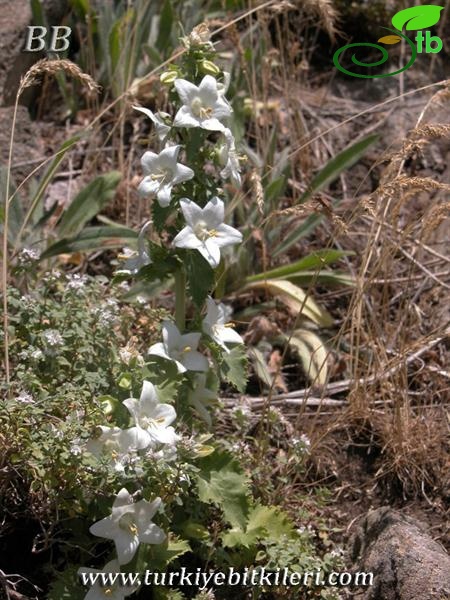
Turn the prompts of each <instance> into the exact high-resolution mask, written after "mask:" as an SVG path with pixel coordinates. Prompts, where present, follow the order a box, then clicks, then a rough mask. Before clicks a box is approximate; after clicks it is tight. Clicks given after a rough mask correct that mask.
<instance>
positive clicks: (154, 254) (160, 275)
mask: <svg viewBox="0 0 450 600" xmlns="http://www.w3.org/2000/svg"><path fill="white" fill-rule="evenodd" d="M149 249H150V256H151V259H152V262H151V263H150V264H149V265H145V266H144V267H142V268H141V269H140V270H139V272H138V274H137V278H138V279H144V280H145V281H148V282H152V281H156V280H159V281H164V280H165V279H167V278H168V277H171V276H172V275H173V273H174V271H175V269H178V268H179V266H180V263H179V261H178V259H177V258H176V257H175V256H174V255H173V254H171V253H170V252H168V251H167V250H166V249H165V248H163V247H162V246H160V245H159V244H155V243H153V242H149Z"/></svg>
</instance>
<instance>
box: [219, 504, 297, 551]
mask: <svg viewBox="0 0 450 600" xmlns="http://www.w3.org/2000/svg"><path fill="white" fill-rule="evenodd" d="M293 531H294V530H293V525H292V523H291V522H290V520H289V517H288V516H287V515H286V514H285V513H283V512H282V511H280V510H278V509H277V508H276V507H274V506H261V505H259V504H258V505H257V506H255V507H254V508H253V509H252V511H251V512H250V514H249V518H248V522H247V526H246V528H245V530H242V529H238V528H233V529H231V530H230V531H227V532H226V533H225V534H224V535H223V536H222V543H223V545H224V546H225V547H228V548H230V547H231V548H232V547H234V546H245V547H247V548H248V547H250V546H252V545H254V544H256V543H257V542H258V541H259V540H262V539H264V540H270V539H273V540H279V539H280V537H281V536H283V535H284V536H288V537H290V536H292V534H293Z"/></svg>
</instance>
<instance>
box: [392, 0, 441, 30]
mask: <svg viewBox="0 0 450 600" xmlns="http://www.w3.org/2000/svg"><path fill="white" fill-rule="evenodd" d="M443 8H444V7H443V6H435V5H434V4H422V5H421V6H411V7H410V8H405V9H404V10H400V11H399V12H398V13H396V14H395V15H394V16H393V17H392V25H393V26H394V27H395V28H396V29H398V30H399V31H401V30H402V29H403V27H404V25H406V28H405V29H406V31H417V30H418V29H426V28H427V27H432V26H433V25H436V23H438V22H439V19H440V17H441V10H443Z"/></svg>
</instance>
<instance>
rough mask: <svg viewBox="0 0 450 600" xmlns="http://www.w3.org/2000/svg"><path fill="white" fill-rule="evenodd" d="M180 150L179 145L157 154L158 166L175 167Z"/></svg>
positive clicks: (168, 147)
mask: <svg viewBox="0 0 450 600" xmlns="http://www.w3.org/2000/svg"><path fill="white" fill-rule="evenodd" d="M180 148H181V146H180V145H179V144H177V145H176V146H167V148H164V150H162V151H161V152H160V153H159V160H160V165H161V166H162V167H175V165H176V162H177V157H178V153H179V151H180Z"/></svg>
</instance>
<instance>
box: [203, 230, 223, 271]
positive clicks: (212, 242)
mask: <svg viewBox="0 0 450 600" xmlns="http://www.w3.org/2000/svg"><path fill="white" fill-rule="evenodd" d="M216 240H217V237H214V238H210V239H208V240H206V241H205V243H204V245H203V248H199V250H200V252H201V253H202V254H203V256H204V257H205V258H206V260H207V261H208V262H209V264H210V265H211V266H212V267H213V268H214V269H215V268H216V267H218V266H219V263H220V248H219V245H218V244H217V243H216ZM202 250H204V253H203V252H202Z"/></svg>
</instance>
